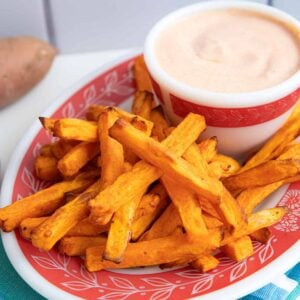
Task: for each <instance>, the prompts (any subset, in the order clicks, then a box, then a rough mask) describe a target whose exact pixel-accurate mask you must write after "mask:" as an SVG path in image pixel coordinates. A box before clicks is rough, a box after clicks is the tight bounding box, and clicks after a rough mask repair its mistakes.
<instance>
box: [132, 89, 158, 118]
mask: <svg viewBox="0 0 300 300" xmlns="http://www.w3.org/2000/svg"><path fill="white" fill-rule="evenodd" d="M153 106H154V98H153V94H152V93H149V92H145V91H143V92H139V91H137V92H136V93H135V94H134V100H133V102H132V107H131V111H132V113H133V114H135V115H138V116H141V117H143V118H145V119H147V120H150V114H151V110H152V108H153Z"/></svg>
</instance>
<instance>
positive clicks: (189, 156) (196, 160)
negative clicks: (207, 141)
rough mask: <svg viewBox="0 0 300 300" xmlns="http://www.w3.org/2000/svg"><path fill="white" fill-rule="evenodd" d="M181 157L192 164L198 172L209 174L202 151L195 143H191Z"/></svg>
mask: <svg viewBox="0 0 300 300" xmlns="http://www.w3.org/2000/svg"><path fill="white" fill-rule="evenodd" d="M183 158H184V159H185V160H186V161H187V162H189V163H191V164H193V165H194V166H195V167H196V168H197V170H198V171H199V172H200V173H204V174H207V175H210V170H209V168H208V165H207V162H206V160H205V158H204V155H203V152H201V151H200V150H199V147H198V146H197V144H196V143H194V144H192V145H191V146H190V147H189V148H188V149H187V150H186V151H185V152H184V154H183Z"/></svg>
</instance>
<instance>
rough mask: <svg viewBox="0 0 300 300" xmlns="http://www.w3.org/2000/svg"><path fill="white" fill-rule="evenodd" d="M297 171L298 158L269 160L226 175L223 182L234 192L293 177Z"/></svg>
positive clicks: (298, 165) (299, 167)
mask: <svg viewBox="0 0 300 300" xmlns="http://www.w3.org/2000/svg"><path fill="white" fill-rule="evenodd" d="M299 172H300V161H299V160H296V159H287V160H270V161H267V162H265V163H262V164H260V165H259V166H257V167H254V168H252V169H248V170H246V171H244V172H242V173H238V174H236V175H232V176H230V177H227V178H225V179H224V180H223V183H224V185H225V186H226V187H227V188H228V189H229V190H230V191H231V192H235V191H239V190H244V189H247V188H253V187H258V186H264V185H267V184H270V183H273V182H276V181H280V180H283V179H286V178H289V177H293V176H295V175H298V174H299Z"/></svg>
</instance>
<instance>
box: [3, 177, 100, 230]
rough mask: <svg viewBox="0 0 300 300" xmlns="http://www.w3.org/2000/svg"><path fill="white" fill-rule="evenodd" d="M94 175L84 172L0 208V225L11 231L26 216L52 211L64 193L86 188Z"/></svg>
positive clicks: (36, 215)
mask: <svg viewBox="0 0 300 300" xmlns="http://www.w3.org/2000/svg"><path fill="white" fill-rule="evenodd" d="M96 176H97V175H96V174H95V172H85V173H82V174H79V175H78V176H77V177H76V178H75V179H73V180H70V181H62V182H59V183H56V184H53V185H52V186H50V187H49V188H46V189H44V190H41V191H38V192H36V193H35V194H33V195H30V196H28V197H25V198H23V199H21V200H18V201H16V202H14V203H13V204H11V205H9V206H6V207H3V208H0V227H1V228H2V229H3V230H4V231H11V230H13V229H15V228H16V227H18V226H19V224H20V223H21V222H22V220H24V219H26V218H32V217H42V216H46V215H48V214H50V213H52V212H53V211H54V210H55V209H57V208H58V207H60V206H61V205H62V204H63V203H64V194H65V193H67V192H70V191H75V190H84V189H86V188H87V187H88V186H89V185H91V184H92V183H93V182H94V180H95V178H96Z"/></svg>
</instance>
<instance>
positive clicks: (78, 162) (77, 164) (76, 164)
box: [57, 142, 99, 177]
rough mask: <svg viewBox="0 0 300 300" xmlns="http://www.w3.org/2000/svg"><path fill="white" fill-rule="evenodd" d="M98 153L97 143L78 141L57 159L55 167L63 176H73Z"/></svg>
mask: <svg viewBox="0 0 300 300" xmlns="http://www.w3.org/2000/svg"><path fill="white" fill-rule="evenodd" d="M98 153H99V145H98V144H97V143H88V142H82V143H79V144H78V145H76V146H75V147H73V148H72V149H71V150H70V151H68V152H67V153H66V154H65V155H64V156H63V157H62V158H61V159H60V160H59V161H58V164H57V167H58V169H59V171H60V172H61V173H62V174H63V175H64V176H65V177H69V176H73V175H75V174H77V173H78V172H79V170H80V169H81V168H82V167H83V166H85V165H86V164H87V163H88V162H89V161H90V160H92V159H93V158H94V157H95V156H96V155H97V154H98Z"/></svg>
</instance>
